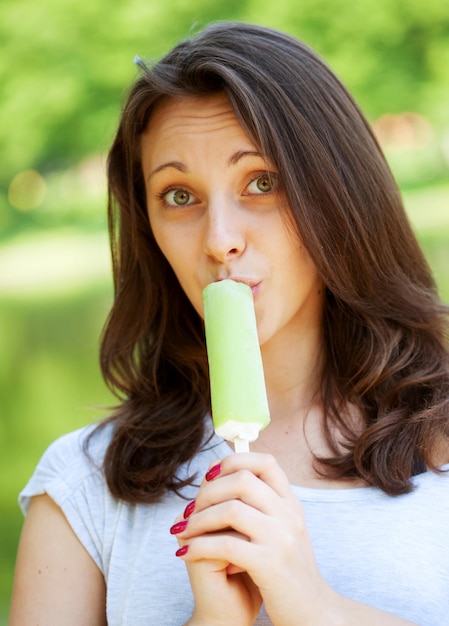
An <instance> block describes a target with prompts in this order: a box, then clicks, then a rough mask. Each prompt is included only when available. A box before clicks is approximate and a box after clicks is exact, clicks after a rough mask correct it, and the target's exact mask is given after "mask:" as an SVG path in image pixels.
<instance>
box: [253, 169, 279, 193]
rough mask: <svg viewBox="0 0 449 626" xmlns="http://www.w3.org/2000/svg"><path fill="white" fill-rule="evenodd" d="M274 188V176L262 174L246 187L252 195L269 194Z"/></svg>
mask: <svg viewBox="0 0 449 626" xmlns="http://www.w3.org/2000/svg"><path fill="white" fill-rule="evenodd" d="M275 187H276V179H275V176H274V174H262V175H261V176H258V177H257V178H255V179H254V180H253V181H251V182H250V184H249V185H248V191H249V192H250V193H254V194H260V193H262V194H263V193H269V192H270V191H273V189H274V188H275Z"/></svg>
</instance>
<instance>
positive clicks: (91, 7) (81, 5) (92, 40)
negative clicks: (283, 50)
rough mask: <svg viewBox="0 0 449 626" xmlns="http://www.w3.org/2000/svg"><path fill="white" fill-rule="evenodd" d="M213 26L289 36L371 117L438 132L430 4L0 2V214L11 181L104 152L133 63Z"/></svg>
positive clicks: (439, 92)
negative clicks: (270, 29) (224, 23)
mask: <svg viewBox="0 0 449 626" xmlns="http://www.w3.org/2000/svg"><path fill="white" fill-rule="evenodd" d="M216 19H241V20H248V21H254V22H258V23H261V24H268V25H271V26H274V27H277V28H281V29H284V30H286V31H288V32H291V33H293V34H295V35H298V36H299V37H301V38H302V39H304V41H306V42H307V43H309V44H310V45H312V47H314V48H315V49H316V50H317V51H318V52H319V53H321V54H322V55H323V56H324V57H325V58H326V60H327V61H328V62H329V63H330V65H331V66H332V67H333V68H334V69H335V70H336V71H337V73H338V74H339V75H340V76H341V77H342V79H343V80H344V82H345V83H346V84H347V85H348V87H349V88H350V90H351V91H352V92H353V93H354V95H355V97H356V99H357V100H358V101H359V102H360V103H361V105H362V108H363V109H364V110H365V112H366V114H367V115H368V117H369V118H370V119H373V120H374V119H375V118H377V117H379V116H380V115H382V114H383V113H385V112H390V113H391V112H393V113H394V112H401V111H404V110H413V111H415V112H418V113H421V114H423V115H425V116H426V117H427V118H428V119H429V120H430V121H431V123H432V124H433V125H435V126H436V127H437V128H439V129H443V128H447V127H449V95H448V93H449V73H448V72H447V70H446V68H447V67H448V65H449V46H448V40H449V11H448V10H447V6H446V3H444V2H441V0H427V1H426V3H425V7H423V3H422V0H359V1H358V2H356V3H354V2H350V1H349V0H301V2H300V3H297V2H294V1H293V0H277V1H276V2H272V0H239V1H238V0H167V1H166V2H155V1H146V2H145V1H143V0H128V1H127V2H122V0H91V1H86V0H84V1H83V0H81V1H80V0H65V2H62V3H61V2H59V1H57V0H40V2H34V0H5V1H4V2H2V3H1V4H0V49H1V55H0V119H1V120H2V123H1V126H0V160H1V162H2V167H1V168H0V189H1V193H0V208H1V209H2V210H3V211H6V210H8V209H10V207H8V202H7V200H6V196H7V189H8V186H9V184H10V182H11V180H12V178H13V176H14V175H15V174H16V173H17V172H20V171H23V170H26V169H35V170H38V171H39V172H40V173H42V174H47V173H48V172H51V171H54V170H61V169H65V168H66V167H67V166H68V165H70V164H73V163H76V162H79V161H81V160H82V159H84V158H86V157H87V156H88V155H90V154H92V153H97V152H101V151H104V150H105V149H106V147H107V146H108V145H109V143H110V141H111V138H112V135H113V132H114V128H115V125H116V121H117V118H118V114H119V108H120V102H121V101H122V100H123V96H124V92H125V90H126V86H127V85H128V84H129V83H130V81H131V80H132V79H133V77H134V76H135V74H136V70H135V68H134V67H133V64H132V59H133V57H134V55H135V54H136V53H138V54H140V55H141V56H143V57H150V58H152V57H159V56H160V55H161V54H162V53H164V52H165V51H167V50H168V49H169V47H171V46H172V45H173V44H174V43H175V42H176V41H178V40H179V39H180V38H182V37H184V36H185V35H186V34H188V33H189V32H190V31H191V30H192V29H196V28H198V27H200V26H202V25H204V24H205V23H207V22H208V21H210V20H216ZM11 212H12V213H13V211H11ZM14 217H17V215H15V214H14ZM22 225H23V224H22V222H20V224H19V226H22Z"/></svg>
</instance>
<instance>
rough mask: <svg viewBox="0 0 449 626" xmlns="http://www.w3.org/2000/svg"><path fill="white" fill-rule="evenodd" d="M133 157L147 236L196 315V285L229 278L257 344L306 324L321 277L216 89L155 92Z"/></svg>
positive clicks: (270, 171)
mask: <svg viewBox="0 0 449 626" xmlns="http://www.w3.org/2000/svg"><path fill="white" fill-rule="evenodd" d="M142 165H143V172H144V177H145V185H146V196H147V207H148V215H149V220H150V225H151V228H152V231H153V233H154V237H155V239H156V241H157V243H158V245H159V247H160V249H161V251H162V253H163V254H164V256H165V257H166V259H167V261H168V262H169V264H170V265H171V267H172V268H173V271H174V273H175V274H176V276H177V278H178V280H179V283H180V285H181V287H182V288H183V290H184V291H185V293H186V295H187V297H188V298H189V300H190V301H191V303H192V305H193V306H194V307H195V309H196V310H197V312H198V313H199V314H200V315H201V316H203V304H202V291H203V289H204V287H205V286H206V285H207V284H209V283H210V282H213V281H217V280H222V279H225V278H231V279H234V280H237V281H242V282H245V283H248V284H249V285H250V287H251V289H252V292H253V295H254V300H255V308H256V316H257V323H258V332H259V339H260V343H261V345H263V344H264V343H265V342H266V341H269V340H270V339H271V338H272V337H274V336H275V335H276V334H277V333H280V332H284V333H285V332H288V330H289V329H292V330H293V329H298V328H299V327H300V326H302V327H304V328H306V327H307V326H308V325H309V326H310V324H311V323H312V324H313V326H316V324H317V321H319V320H321V311H322V297H323V296H322V292H323V289H322V282H321V280H320V278H319V276H318V273H317V271H316V268H315V266H314V264H313V263H312V261H311V259H310V257H309V254H308V253H307V251H306V249H305V248H304V247H303V245H302V244H301V242H300V240H299V238H298V237H297V236H295V234H294V233H293V232H292V228H291V226H290V227H288V226H287V222H288V218H287V216H288V206H287V205H286V202H285V198H284V195H283V193H282V189H280V188H279V185H278V183H277V173H276V169H275V168H274V167H273V165H272V164H271V163H269V162H267V161H266V159H264V157H263V156H262V155H261V154H260V153H259V151H258V150H257V148H256V147H255V146H254V145H253V143H252V142H251V141H250V140H249V138H248V137H247V135H246V134H245V132H244V131H243V129H242V127H241V126H240V124H239V122H238V121H237V118H236V117H235V115H234V113H233V110H232V108H231V107H230V105H229V103H228V100H227V99H226V97H225V96H224V95H216V96H208V97H204V98H196V97H182V98H177V99H175V98H170V99H165V100H163V101H161V102H160V103H159V104H158V105H157V107H156V108H155V110H154V112H153V113H152V115H151V118H150V121H149V123H148V126H147V128H146V131H145V133H144V135H143V137H142ZM298 325H299V326H298Z"/></svg>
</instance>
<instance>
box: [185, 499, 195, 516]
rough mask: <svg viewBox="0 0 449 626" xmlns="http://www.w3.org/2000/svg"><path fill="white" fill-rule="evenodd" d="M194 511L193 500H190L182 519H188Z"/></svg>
mask: <svg viewBox="0 0 449 626" xmlns="http://www.w3.org/2000/svg"><path fill="white" fill-rule="evenodd" d="M194 510H195V500H192V502H189V504H188V505H187V506H186V508H185V511H184V519H187V518H188V517H190V516H191V515H192V513H193V511H194Z"/></svg>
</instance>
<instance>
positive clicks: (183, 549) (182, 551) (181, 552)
mask: <svg viewBox="0 0 449 626" xmlns="http://www.w3.org/2000/svg"><path fill="white" fill-rule="evenodd" d="M188 549H189V546H188V545H187V546H182V547H181V548H179V549H178V550H176V553H175V554H176V556H184V554H187V550H188Z"/></svg>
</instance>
